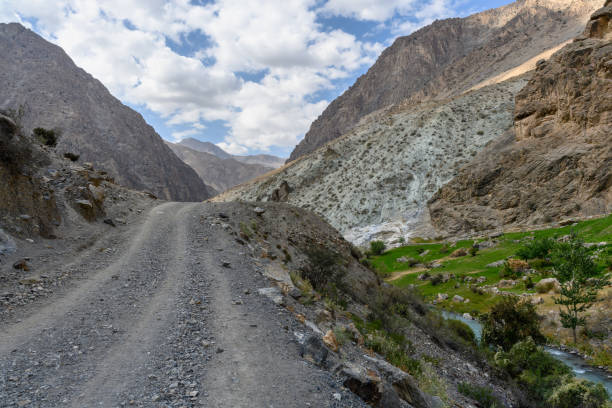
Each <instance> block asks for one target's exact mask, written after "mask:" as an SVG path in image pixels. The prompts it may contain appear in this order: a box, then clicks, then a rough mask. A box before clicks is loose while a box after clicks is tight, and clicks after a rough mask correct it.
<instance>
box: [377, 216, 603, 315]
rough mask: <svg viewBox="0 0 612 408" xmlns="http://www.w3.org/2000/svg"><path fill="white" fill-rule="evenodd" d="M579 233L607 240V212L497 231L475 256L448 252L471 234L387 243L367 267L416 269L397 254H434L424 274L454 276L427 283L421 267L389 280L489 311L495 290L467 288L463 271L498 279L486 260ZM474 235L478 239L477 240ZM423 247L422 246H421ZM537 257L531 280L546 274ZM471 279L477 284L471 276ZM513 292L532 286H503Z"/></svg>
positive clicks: (453, 305) (449, 304)
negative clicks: (458, 238) (573, 220)
mask: <svg viewBox="0 0 612 408" xmlns="http://www.w3.org/2000/svg"><path fill="white" fill-rule="evenodd" d="M572 232H573V233H575V234H577V235H578V237H579V238H580V239H582V240H583V241H584V242H602V241H606V242H611V241H612V215H609V216H607V217H603V218H599V219H593V220H587V221H582V222H579V223H577V225H568V226H565V227H560V228H550V229H545V230H540V231H527V232H513V233H507V234H504V235H503V236H501V237H498V238H497V239H496V240H497V242H498V243H497V245H496V246H495V247H493V248H487V249H482V250H479V251H478V252H477V253H476V255H475V256H470V255H467V256H463V257H458V258H449V255H450V254H451V253H452V252H453V251H454V250H456V249H457V248H469V247H471V246H472V245H473V244H474V241H472V240H463V241H459V242H458V243H457V244H456V245H455V246H452V247H451V246H449V245H448V244H447V243H443V242H439V243H418V244H410V245H406V246H403V247H399V248H394V249H391V250H389V251H387V252H385V253H383V254H381V255H379V256H374V257H372V259H371V265H372V267H373V268H374V269H375V270H376V271H377V272H378V274H379V275H380V276H383V277H388V276H390V275H391V274H392V273H394V272H402V271H410V270H415V268H414V267H410V266H409V263H402V262H397V259H398V258H401V257H405V258H414V259H416V260H417V261H418V262H419V263H420V264H428V263H431V262H433V261H436V260H439V261H440V262H441V263H442V266H441V267H438V268H432V269H430V270H429V271H428V273H429V274H431V275H432V276H433V275H436V274H450V275H455V278H454V279H450V280H449V281H448V282H446V283H440V284H437V285H432V283H431V281H429V280H426V281H421V280H418V276H419V275H420V274H421V273H422V272H415V273H412V274H407V275H405V276H403V277H402V278H400V279H397V280H394V281H392V283H393V284H394V285H396V286H398V287H400V288H404V287H408V286H415V287H416V288H417V289H418V290H419V291H420V292H421V294H422V295H423V296H424V297H425V298H426V299H427V300H429V301H431V300H433V299H435V298H436V297H437V294H438V293H446V294H448V295H449V299H448V300H446V301H443V302H440V303H439V306H440V307H442V308H444V309H448V310H452V311H454V312H458V313H465V312H468V313H482V312H486V311H488V310H489V309H490V308H491V306H493V305H494V304H495V303H496V302H497V300H498V299H499V296H494V295H492V294H488V293H484V294H480V293H477V292H474V291H472V290H471V289H470V288H469V287H468V284H466V283H465V282H463V281H462V279H461V278H462V277H463V276H472V277H473V278H474V279H476V278H478V277H479V276H485V277H486V278H487V280H486V282H485V283H482V284H480V285H478V286H484V285H494V284H497V283H498V282H499V281H500V280H501V279H502V278H501V277H500V269H501V268H500V267H487V265H489V264H491V263H493V262H497V261H500V260H504V259H506V258H508V257H510V256H513V255H515V254H516V252H517V251H518V249H520V248H521V247H523V246H524V245H525V244H526V243H528V242H530V240H531V239H532V238H531V237H533V239H541V238H556V237H561V236H565V235H568V234H571V233H572ZM482 240H483V239H479V240H478V241H482ZM610 248H612V245H611V244H608V248H606V249H604V250H603V257H602V259H603V258H606V256H608V257H609V255H607V254H608V252H612V250H611V249H610ZM426 251H427V252H426ZM602 262H603V263H602V265H601V268H602V270H603V268H604V267H605V266H606V265H607V264H606V262H610V261H609V260H608V261H606V259H603V260H602ZM541 263H542V262H540V263H538V262H534V265H533V267H535V269H537V270H538V274H535V275H531V280H532V282H533V283H537V282H538V281H539V280H540V279H542V277H543V276H544V275H547V274H549V270H550V267H547V266H546V265H540V264H541ZM472 285H476V283H475V282H472ZM502 290H506V291H509V292H513V293H517V294H520V293H526V292H528V293H534V290H533V289H526V287H525V285H524V283H523V282H519V283H518V284H517V285H516V286H515V287H513V288H509V289H502ZM454 295H460V296H462V297H464V298H465V299H469V300H470V301H469V303H458V302H453V301H452V297H453V296H454Z"/></svg>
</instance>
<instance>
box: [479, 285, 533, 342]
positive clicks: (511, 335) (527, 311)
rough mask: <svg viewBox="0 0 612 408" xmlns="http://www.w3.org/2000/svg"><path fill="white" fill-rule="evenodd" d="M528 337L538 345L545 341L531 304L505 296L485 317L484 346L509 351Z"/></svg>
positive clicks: (483, 329) (514, 297)
mask: <svg viewBox="0 0 612 408" xmlns="http://www.w3.org/2000/svg"><path fill="white" fill-rule="evenodd" d="M528 337H531V338H532V339H533V340H534V341H535V342H537V343H541V342H544V340H545V339H544V336H543V335H542V333H540V322H539V317H538V314H537V313H536V310H535V306H534V305H532V304H531V303H530V302H525V301H521V300H519V298H518V297H516V296H505V297H504V298H503V299H502V300H501V301H500V302H499V303H497V304H496V305H495V306H493V307H492V308H491V311H490V312H489V313H488V314H487V315H486V316H485V319H484V322H483V328H482V341H483V342H484V344H488V345H493V346H500V347H501V348H503V349H504V350H506V351H508V350H510V349H511V348H512V346H513V345H514V344H516V343H518V342H519V341H522V340H525V339H527V338H528Z"/></svg>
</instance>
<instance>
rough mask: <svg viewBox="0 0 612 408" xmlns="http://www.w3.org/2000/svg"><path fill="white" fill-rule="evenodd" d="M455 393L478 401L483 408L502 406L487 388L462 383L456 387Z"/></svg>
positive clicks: (499, 407)
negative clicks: (457, 392)
mask: <svg viewBox="0 0 612 408" xmlns="http://www.w3.org/2000/svg"><path fill="white" fill-rule="evenodd" d="M457 391H459V392H460V393H461V394H463V395H465V396H467V397H470V398H472V399H473V400H475V401H478V403H479V404H480V405H481V406H482V407H483V408H502V407H503V404H502V403H501V402H499V400H498V399H497V398H496V397H495V396H494V395H493V391H492V390H491V388H489V387H481V386H480V385H476V384H470V383H465V382H463V383H459V384H458V385H457Z"/></svg>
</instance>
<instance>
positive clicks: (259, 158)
mask: <svg viewBox="0 0 612 408" xmlns="http://www.w3.org/2000/svg"><path fill="white" fill-rule="evenodd" d="M178 144H180V145H183V146H186V147H188V148H190V149H192V150H197V151H198V152H205V153H210V154H213V155H215V156H217V157H218V158H220V159H229V158H232V159H234V160H238V161H239V162H242V163H247V164H260V165H262V166H266V167H270V168H271V169H272V168H274V169H276V168H279V167H281V166H282V165H283V164H284V163H285V159H283V158H281V157H277V156H272V155H270V154H253V155H248V156H237V155H232V154H229V153H228V152H226V151H225V150H223V149H221V148H220V147H219V146H217V145H215V144H214V143H210V142H201V141H199V140H197V139H194V138H191V137H189V138H186V139H183V140H181V141H180V142H179V143H178Z"/></svg>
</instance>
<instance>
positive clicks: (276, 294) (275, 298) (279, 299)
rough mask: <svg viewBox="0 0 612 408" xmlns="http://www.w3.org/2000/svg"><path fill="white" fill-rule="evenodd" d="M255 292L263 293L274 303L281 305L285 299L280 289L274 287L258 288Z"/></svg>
mask: <svg viewBox="0 0 612 408" xmlns="http://www.w3.org/2000/svg"><path fill="white" fill-rule="evenodd" d="M257 292H258V293H259V294H260V295H263V296H266V297H267V298H269V299H270V300H271V301H272V302H274V304H275V305H278V306H282V305H284V304H285V299H284V298H283V295H282V293H281V291H280V289H278V288H276V287H272V288H261V289H258V290H257Z"/></svg>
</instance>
